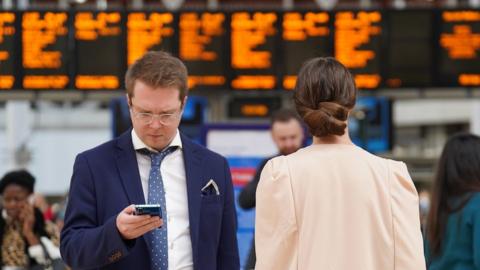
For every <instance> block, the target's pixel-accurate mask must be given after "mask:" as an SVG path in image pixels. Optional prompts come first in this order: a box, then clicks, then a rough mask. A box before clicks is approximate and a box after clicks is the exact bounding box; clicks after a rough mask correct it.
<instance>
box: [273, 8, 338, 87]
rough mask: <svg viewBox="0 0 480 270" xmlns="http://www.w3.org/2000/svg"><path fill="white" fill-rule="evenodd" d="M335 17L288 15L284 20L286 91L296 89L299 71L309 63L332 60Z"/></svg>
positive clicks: (284, 81) (283, 83)
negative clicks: (332, 23) (321, 58)
mask: <svg viewBox="0 0 480 270" xmlns="http://www.w3.org/2000/svg"><path fill="white" fill-rule="evenodd" d="M330 22H331V15H330V14H329V13H328V12H322V11H318V12H312V11H309V12H299V11H298V12H297V11H291V12H285V13H283V16H282V60H283V65H282V66H283V74H282V88H283V89H287V90H291V89H293V88H294V86H295V81H296V79H297V74H298V71H299V70H300V67H301V65H302V64H303V63H304V62H305V61H306V60H308V59H310V58H313V57H318V56H331V55H332V43H331V30H330Z"/></svg>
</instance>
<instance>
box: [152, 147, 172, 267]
mask: <svg viewBox="0 0 480 270" xmlns="http://www.w3.org/2000/svg"><path fill="white" fill-rule="evenodd" d="M175 149H176V147H169V148H167V149H165V150H164V151H162V152H160V153H152V152H149V153H148V154H149V155H150V158H151V160H152V167H151V169H150V176H149V178H148V203H149V204H160V205H161V207H162V219H163V226H162V227H161V228H158V229H155V230H153V231H150V232H149V233H148V234H147V235H146V236H147V237H146V239H147V241H148V242H149V244H150V247H151V249H152V250H151V251H152V253H151V256H152V257H151V261H152V270H168V238H167V206H166V202H165V189H164V187H163V180H162V175H161V173H160V165H161V164H162V161H163V159H164V158H165V156H167V155H168V154H170V153H172V152H173V151H175Z"/></svg>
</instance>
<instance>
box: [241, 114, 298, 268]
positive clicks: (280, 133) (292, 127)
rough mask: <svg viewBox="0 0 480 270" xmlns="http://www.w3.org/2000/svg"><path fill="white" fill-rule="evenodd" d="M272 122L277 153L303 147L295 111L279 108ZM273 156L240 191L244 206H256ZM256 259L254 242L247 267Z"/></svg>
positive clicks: (242, 205) (259, 167) (261, 165)
mask: <svg viewBox="0 0 480 270" xmlns="http://www.w3.org/2000/svg"><path fill="white" fill-rule="evenodd" d="M270 123H271V127H270V132H271V135H272V140H273V142H274V143H275V145H276V146H277V148H278V154H277V155H289V154H291V153H294V152H296V151H297V150H298V149H300V147H302V143H303V140H304V138H305V136H304V130H303V126H302V120H300V118H299V116H298V114H297V113H296V112H295V111H293V110H289V109H281V110H278V111H276V112H274V113H273V115H272V118H271V122H270ZM277 155H276V156H277ZM272 157H273V156H272ZM272 157H268V158H266V159H264V160H263V161H262V162H261V163H260V165H259V166H258V167H257V169H256V173H255V176H254V177H253V179H252V180H251V181H250V182H249V183H248V184H247V185H246V186H245V188H244V189H243V190H242V192H241V193H240V195H239V197H238V201H239V204H240V206H241V207H242V208H244V209H252V208H254V207H255V193H256V190H257V186H258V181H259V180H260V174H261V172H262V169H263V166H265V164H266V163H267V161H268V160H270V159H271V158H272ZM255 261H256V256H255V245H254V243H252V248H251V249H250V253H249V255H248V259H247V264H246V269H254V268H255Z"/></svg>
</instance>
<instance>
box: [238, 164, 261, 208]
mask: <svg viewBox="0 0 480 270" xmlns="http://www.w3.org/2000/svg"><path fill="white" fill-rule="evenodd" d="M267 161H268V159H266V160H264V161H262V163H261V164H260V166H258V168H257V170H256V171H255V176H254V177H253V179H252V180H251V181H250V182H248V184H247V185H246V186H245V187H244V188H243V189H242V191H241V192H240V194H239V195H238V203H239V205H240V207H242V208H243V209H252V208H254V207H255V198H256V193H257V186H258V182H259V181H260V174H261V173H262V170H263V167H264V166H265V164H267Z"/></svg>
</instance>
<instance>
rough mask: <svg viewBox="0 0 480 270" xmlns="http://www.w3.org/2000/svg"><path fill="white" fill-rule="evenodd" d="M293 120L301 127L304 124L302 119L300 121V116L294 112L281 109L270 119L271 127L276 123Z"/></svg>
mask: <svg viewBox="0 0 480 270" xmlns="http://www.w3.org/2000/svg"><path fill="white" fill-rule="evenodd" d="M292 119H293V120H297V121H298V123H300V125H301V124H302V119H300V116H299V115H298V114H297V112H295V111H294V110H291V109H285V108H284V109H279V110H276V111H274V112H273V113H272V116H271V117H270V125H273V124H274V123H276V122H283V123H285V122H288V121H290V120H292Z"/></svg>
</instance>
